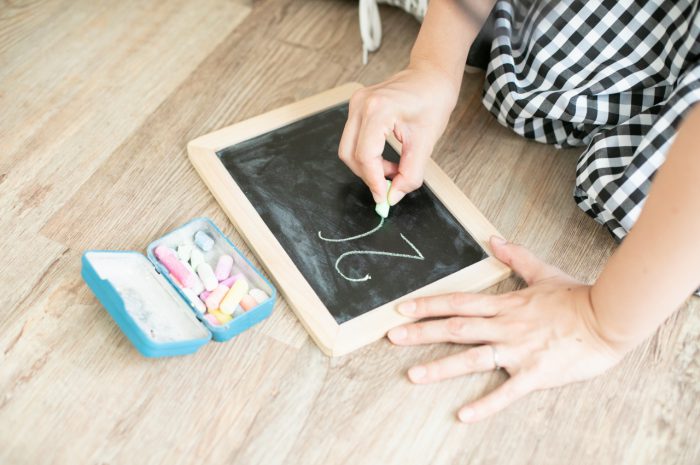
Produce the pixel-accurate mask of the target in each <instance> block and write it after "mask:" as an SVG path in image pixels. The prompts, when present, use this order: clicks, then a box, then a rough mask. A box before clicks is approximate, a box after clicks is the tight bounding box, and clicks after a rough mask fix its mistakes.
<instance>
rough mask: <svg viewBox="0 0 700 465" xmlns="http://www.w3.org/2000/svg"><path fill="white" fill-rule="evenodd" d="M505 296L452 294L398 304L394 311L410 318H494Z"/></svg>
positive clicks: (502, 304) (466, 293)
mask: <svg viewBox="0 0 700 465" xmlns="http://www.w3.org/2000/svg"><path fill="white" fill-rule="evenodd" d="M504 299H505V296H501V295H488V294H471V293H468V292H454V293H452V294H443V295H436V296H432V297H422V298H419V299H415V300H409V301H406V302H402V303H400V304H399V305H398V306H397V307H396V309H397V310H398V311H399V313H402V314H403V315H406V316H410V317H411V318H428V317H433V316H448V315H461V316H494V315H496V314H498V311H499V310H500V309H501V308H502V307H503V306H504V304H505V303H506V302H504Z"/></svg>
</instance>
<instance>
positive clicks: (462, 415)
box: [459, 408, 474, 423]
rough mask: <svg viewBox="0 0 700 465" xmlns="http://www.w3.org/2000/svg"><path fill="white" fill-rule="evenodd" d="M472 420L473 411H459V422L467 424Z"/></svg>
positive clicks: (466, 409)
mask: <svg viewBox="0 0 700 465" xmlns="http://www.w3.org/2000/svg"><path fill="white" fill-rule="evenodd" d="M472 418H474V410H472V409H470V408H465V409H462V410H460V411H459V421H461V422H462V423H467V422H468V421H469V420H471V419H472Z"/></svg>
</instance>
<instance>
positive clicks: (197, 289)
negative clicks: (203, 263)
mask: <svg viewBox="0 0 700 465" xmlns="http://www.w3.org/2000/svg"><path fill="white" fill-rule="evenodd" d="M180 263H182V265H183V266H184V267H185V268H187V271H189V272H190V273H191V274H192V276H194V277H195V281H194V283H193V284H192V286H190V287H189V289H192V291H193V292H194V293H195V294H201V293H202V292H204V283H203V282H202V280H201V279H200V278H199V275H197V272H196V271H194V270H193V269H192V267H191V266H190V264H189V263H187V262H183V261H182V260H180ZM183 287H185V286H183Z"/></svg>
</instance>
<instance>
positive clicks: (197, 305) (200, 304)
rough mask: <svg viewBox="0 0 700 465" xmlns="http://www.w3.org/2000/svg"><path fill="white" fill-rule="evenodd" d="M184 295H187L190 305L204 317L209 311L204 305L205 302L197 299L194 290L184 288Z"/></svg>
mask: <svg viewBox="0 0 700 465" xmlns="http://www.w3.org/2000/svg"><path fill="white" fill-rule="evenodd" d="M182 293H183V294H185V296H186V297H187V299H189V301H190V303H191V304H192V306H193V307H194V308H195V310H197V311H198V312H199V313H200V314H202V315H204V313H205V312H206V311H207V307H206V306H205V305H204V302H202V301H201V300H200V299H199V297H197V294H195V293H194V291H193V290H192V289H189V288H187V287H184V288H182Z"/></svg>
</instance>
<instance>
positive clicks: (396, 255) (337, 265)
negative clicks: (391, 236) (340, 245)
mask: <svg viewBox="0 0 700 465" xmlns="http://www.w3.org/2000/svg"><path fill="white" fill-rule="evenodd" d="M383 225H384V218H382V219H381V220H380V221H379V224H378V225H377V226H376V227H374V228H373V229H370V230H369V231H367V232H364V233H362V234H358V235H356V236H351V237H345V238H342V239H329V238H326V237H323V234H321V231H319V232H318V237H319V239H321V240H322V241H326V242H348V241H354V240H356V239H361V238H363V237H368V236H370V235H371V234H374V233H375V232H377V231H379V230H380V229H381V227H382V226H383ZM400 236H401V239H403V240H404V242H406V244H408V245H409V246H410V247H411V248H412V249H413V251H414V252H415V253H416V254H415V255H411V254H405V253H395V252H382V251H380V250H351V251H349V252H345V253H343V254H341V255H340V256H339V257H338V259H337V260H336V261H335V271H337V272H338V274H339V275H340V276H341V277H342V278H343V279H346V280H348V281H352V282H362V281H368V280H370V279H372V276H371V275H370V274H369V273H367V274H366V275H364V276H363V277H361V278H352V277H350V276H347V275H346V274H345V273H343V272H342V271H340V262H341V261H342V260H343V259H344V258H345V257H349V256H351V255H383V256H386V257H394V258H408V259H412V260H424V259H425V257H423V254H422V253H421V252H420V250H418V248H417V247H416V246H415V245H413V243H412V242H411V241H409V240H408V239H406V236H404V235H403V234H400Z"/></svg>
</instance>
